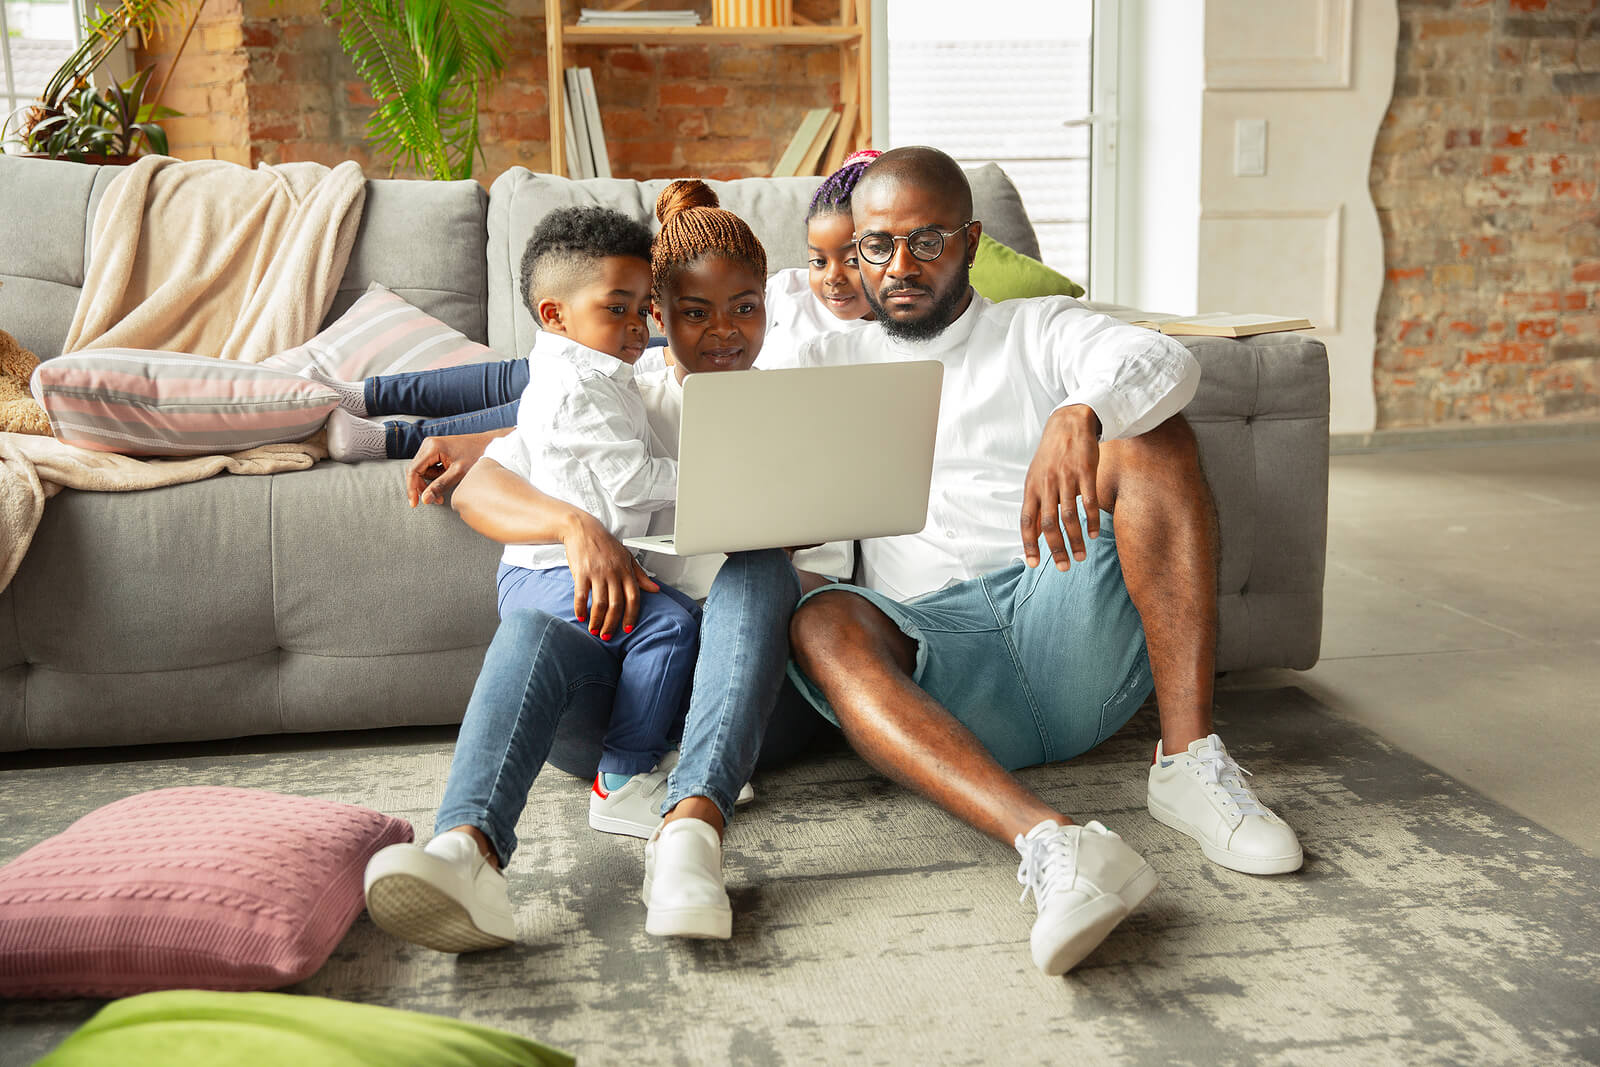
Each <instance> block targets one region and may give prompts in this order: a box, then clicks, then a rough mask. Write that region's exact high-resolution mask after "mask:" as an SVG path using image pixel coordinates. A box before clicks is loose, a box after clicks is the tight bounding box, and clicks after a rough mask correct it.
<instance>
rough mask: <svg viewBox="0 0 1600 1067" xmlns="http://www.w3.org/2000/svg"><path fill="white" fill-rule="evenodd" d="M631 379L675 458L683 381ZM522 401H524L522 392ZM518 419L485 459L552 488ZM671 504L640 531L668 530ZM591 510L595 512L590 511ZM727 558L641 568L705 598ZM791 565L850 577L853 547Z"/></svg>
mask: <svg viewBox="0 0 1600 1067" xmlns="http://www.w3.org/2000/svg"><path fill="white" fill-rule="evenodd" d="M530 369H531V368H530ZM733 373H739V372H733ZM533 381H534V379H533V378H531V377H530V379H529V387H530V388H531V387H532V385H533ZM633 382H634V385H635V386H636V387H637V390H638V394H639V397H640V399H641V400H642V402H643V404H644V410H645V417H646V420H647V423H648V433H649V440H650V442H651V447H652V449H653V450H654V451H655V454H656V455H659V456H665V457H671V458H673V459H676V457H677V454H678V427H679V426H680V425H681V423H682V421H683V385H682V383H681V382H679V381H678V376H677V375H676V374H674V373H673V371H672V368H671V367H660V368H657V369H654V370H650V371H645V372H642V373H639V374H636V375H635V376H634V378H633ZM523 402H524V403H526V396H525V397H524V401H523ZM517 422H518V428H517V429H516V430H513V431H512V432H511V433H509V434H507V435H506V436H504V437H498V438H496V439H495V440H494V441H492V442H490V444H489V447H488V449H486V450H485V451H484V458H485V459H492V460H494V461H495V462H496V463H498V464H500V465H501V466H502V467H505V468H506V469H507V470H510V471H514V472H516V473H517V474H518V475H520V476H522V477H523V478H525V479H527V480H528V481H529V482H532V483H533V484H534V485H535V486H537V487H538V488H540V489H541V490H544V491H545V492H547V493H548V492H550V489H549V488H548V487H547V485H546V484H544V483H542V482H539V481H537V480H535V478H534V477H533V463H532V462H531V458H530V454H529V449H528V446H527V443H526V439H525V437H524V435H523V434H522V432H521V422H522V420H521V417H520V411H519V417H518V420H517ZM552 495H555V494H552ZM563 499H566V498H563ZM574 503H575V501H574ZM675 504H676V497H674V498H673V501H672V502H671V503H669V504H668V505H667V506H666V507H663V508H661V509H659V510H657V511H655V512H653V513H652V514H651V515H650V516H649V517H648V526H647V528H646V529H645V530H642V531H639V532H640V533H650V534H669V533H671V532H672V530H673V527H674V522H675V519H676V515H677V509H676V507H675V506H674V505H675ZM585 510H587V509H585ZM591 514H593V513H592V512H591ZM614 532H615V531H613V533H614ZM627 536H629V537H633V536H636V534H633V533H629V534H628V535H627ZM532 549H540V550H542V551H541V552H540V553H537V554H535V553H531V552H530V553H524V551H523V550H532ZM525 558H535V559H537V558H544V559H551V558H553V559H555V561H556V562H555V563H543V564H530V563H524V562H521V560H523V559H525ZM726 558H727V557H726V556H722V555H715V554H713V555H707V556H667V555H661V554H659V553H655V552H647V553H644V560H643V561H644V564H645V567H646V568H647V569H648V570H649V571H650V573H651V575H652V576H653V577H655V578H656V579H657V580H659V581H662V582H665V583H666V584H668V585H670V586H672V587H673V588H674V589H677V590H678V591H679V592H681V593H684V594H686V595H688V596H691V597H694V598H695V599H696V600H703V599H705V596H706V594H708V593H709V592H710V591H711V582H712V579H714V578H716V576H717V571H719V570H720V569H721V568H722V563H723V560H725V559H726ZM501 559H502V561H504V562H505V563H507V564H509V565H511V566H515V567H529V568H530V569H535V570H537V569H542V568H544V567H551V566H558V565H559V566H565V565H566V561H567V557H566V551H565V549H564V548H563V547H562V546H561V545H559V544H557V545H507V546H506V550H505V552H504V553H503V554H502V556H501ZM794 565H795V566H796V567H798V568H800V569H801V570H808V571H812V572H814V573H816V574H824V575H827V576H829V577H834V578H848V577H849V576H850V572H851V570H852V568H853V567H854V566H855V551H854V545H853V544H852V543H851V542H848V541H846V542H835V543H832V544H826V545H821V546H819V547H817V548H813V549H807V550H806V551H804V552H796V553H795V554H794Z"/></svg>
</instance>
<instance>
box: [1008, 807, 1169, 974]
mask: <svg viewBox="0 0 1600 1067" xmlns="http://www.w3.org/2000/svg"><path fill="white" fill-rule="evenodd" d="M1015 844H1016V847H1017V851H1018V852H1020V853H1021V854H1022V865H1021V866H1020V867H1018V868H1017V881H1018V882H1021V883H1022V885H1023V890H1022V899H1024V900H1026V899H1027V897H1028V892H1029V891H1030V890H1031V891H1032V892H1033V901H1034V904H1035V905H1037V906H1038V909H1039V917H1038V918H1037V919H1035V920H1034V922H1033V935H1032V937H1031V938H1030V943H1031V946H1032V949H1033V962H1034V964H1035V966H1037V967H1038V968H1039V969H1040V970H1041V971H1043V972H1044V973H1045V974H1048V975H1052V976H1054V975H1058V974H1065V973H1066V972H1067V971H1070V970H1071V969H1072V968H1073V967H1075V966H1077V964H1078V962H1079V961H1080V960H1082V959H1083V958H1084V957H1085V956H1087V955H1088V954H1089V953H1091V952H1093V951H1094V949H1095V946H1097V945H1099V944H1100V942H1102V941H1104V940H1105V939H1106V935H1107V934H1109V933H1110V932H1111V931H1112V929H1113V928H1114V927H1115V926H1116V925H1117V924H1118V923H1120V922H1121V921H1122V920H1123V919H1125V918H1127V917H1128V913H1129V912H1131V911H1132V910H1133V909H1134V908H1136V907H1138V906H1139V904H1140V902H1141V901H1143V900H1144V898H1145V897H1147V896H1149V895H1150V894H1151V893H1152V892H1154V890H1155V888H1156V884H1157V882H1158V879H1157V878H1156V872H1155V871H1154V870H1153V869H1152V868H1151V866H1150V865H1149V864H1148V863H1146V862H1145V861H1144V859H1143V858H1142V857H1141V856H1140V855H1139V854H1138V853H1137V852H1135V851H1134V850H1133V849H1131V848H1129V847H1128V846H1127V845H1126V844H1124V843H1123V841H1122V838H1120V837H1118V836H1117V835H1116V834H1114V833H1112V832H1111V831H1110V830H1107V829H1106V828H1105V827H1104V826H1102V825H1101V824H1100V823H1098V822H1091V823H1089V824H1087V825H1085V826H1061V825H1059V824H1057V823H1054V822H1050V821H1048V820H1047V821H1045V822H1042V823H1040V824H1039V825H1038V826H1035V827H1034V828H1033V829H1032V830H1029V831H1028V832H1027V833H1026V834H1018V835H1017V838H1016V841H1015Z"/></svg>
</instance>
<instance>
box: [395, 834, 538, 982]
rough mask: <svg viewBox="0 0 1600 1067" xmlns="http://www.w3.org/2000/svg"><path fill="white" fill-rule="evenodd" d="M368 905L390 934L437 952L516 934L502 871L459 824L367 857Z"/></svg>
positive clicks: (491, 944) (494, 944) (493, 944)
mask: <svg viewBox="0 0 1600 1067" xmlns="http://www.w3.org/2000/svg"><path fill="white" fill-rule="evenodd" d="M364 884H365V889H366V895H367V911H368V912H369V913H370V914H371V915H372V921H373V922H375V923H377V924H378V925H379V926H380V927H382V928H383V929H385V930H387V931H389V933H391V934H393V935H394V936H396V937H399V938H404V939H405V940H407V941H410V942H412V943H413V944H418V945H422V946H424V947H426V948H431V949H436V950H438V951H439V952H473V951H476V950H478V949H485V948H500V947H502V946H504V945H509V944H511V943H512V942H513V941H515V940H516V939H517V924H516V922H515V920H513V919H512V917H511V898H510V897H509V896H508V895H507V893H506V876H505V875H504V874H502V873H501V872H500V871H498V870H496V869H495V866H494V864H492V863H490V862H489V860H488V859H487V858H486V857H485V856H484V855H483V853H481V852H479V851H478V843H477V842H476V841H474V840H473V839H472V838H471V837H469V836H468V835H467V834H465V833H463V832H462V831H460V830H449V831H446V832H445V833H442V834H440V835H438V836H437V837H435V838H434V839H433V840H432V841H429V842H428V844H427V847H426V848H419V847H418V846H416V845H413V844H404V845H390V846H389V847H388V848H385V849H380V850H379V851H378V853H377V854H376V855H374V856H373V857H372V859H370V860H368V861H367V874H366V879H365V883H364Z"/></svg>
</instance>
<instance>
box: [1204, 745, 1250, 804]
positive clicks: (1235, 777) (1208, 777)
mask: <svg viewBox="0 0 1600 1067" xmlns="http://www.w3.org/2000/svg"><path fill="white" fill-rule="evenodd" d="M1194 758H1195V759H1196V760H1197V761H1198V762H1199V764H1200V775H1201V777H1202V779H1203V780H1204V781H1206V782H1207V783H1209V784H1211V785H1214V786H1216V787H1218V788H1220V789H1221V790H1223V792H1224V793H1226V794H1227V798H1228V799H1227V803H1228V804H1230V805H1231V806H1232V807H1233V808H1234V809H1236V810H1237V811H1238V812H1239V814H1240V815H1265V814H1267V809H1266V808H1265V807H1263V806H1262V804H1261V801H1260V800H1259V799H1258V798H1257V797H1256V794H1255V790H1253V789H1251V788H1250V784H1249V783H1248V782H1246V781H1245V780H1244V779H1245V777H1246V776H1250V777H1254V776H1253V775H1251V774H1250V772H1249V771H1247V770H1245V769H1244V768H1243V767H1241V766H1239V765H1238V764H1237V763H1235V762H1234V760H1233V757H1232V756H1230V755H1228V752H1227V749H1224V748H1222V747H1221V746H1219V745H1215V744H1207V745H1206V746H1205V747H1203V748H1201V749H1200V751H1199V752H1196V753H1195V754H1194Z"/></svg>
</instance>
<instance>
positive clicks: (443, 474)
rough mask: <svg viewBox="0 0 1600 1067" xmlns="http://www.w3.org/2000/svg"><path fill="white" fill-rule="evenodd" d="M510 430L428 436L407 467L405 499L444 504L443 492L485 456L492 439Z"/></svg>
mask: <svg viewBox="0 0 1600 1067" xmlns="http://www.w3.org/2000/svg"><path fill="white" fill-rule="evenodd" d="M510 432H511V427H509V426H507V427H506V428H505V429H503V430H485V431H483V432H482V433H461V434H452V435H450V436H447V437H429V438H428V439H426V440H425V441H423V442H422V447H421V448H419V449H417V455H416V458H415V459H413V460H412V461H411V462H410V464H409V465H407V467H406V498H407V499H408V500H410V501H411V506H412V507H416V506H417V505H418V504H443V503H444V494H445V493H446V492H448V491H449V489H450V487H451V486H453V485H455V484H456V483H457V482H459V481H461V479H462V478H463V477H465V476H466V473H467V472H468V471H470V470H471V469H472V466H473V464H475V463H477V462H478V460H480V459H482V458H483V450H484V449H486V448H488V447H489V442H490V441H493V440H494V439H495V438H496V437H504V436H505V435H506V434H508V433H510Z"/></svg>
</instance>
